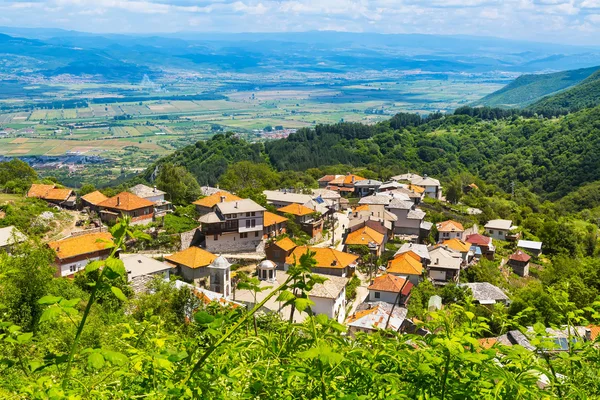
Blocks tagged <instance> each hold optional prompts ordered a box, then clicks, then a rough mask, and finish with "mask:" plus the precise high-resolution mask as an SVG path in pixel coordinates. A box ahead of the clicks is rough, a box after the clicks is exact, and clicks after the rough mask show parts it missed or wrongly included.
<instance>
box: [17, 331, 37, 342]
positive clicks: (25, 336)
mask: <svg viewBox="0 0 600 400" xmlns="http://www.w3.org/2000/svg"><path fill="white" fill-rule="evenodd" d="M32 337H33V333H31V332H27V333H23V334H21V335H19V336H17V342H19V343H20V344H23V343H27V342H29V341H30V340H31V338H32Z"/></svg>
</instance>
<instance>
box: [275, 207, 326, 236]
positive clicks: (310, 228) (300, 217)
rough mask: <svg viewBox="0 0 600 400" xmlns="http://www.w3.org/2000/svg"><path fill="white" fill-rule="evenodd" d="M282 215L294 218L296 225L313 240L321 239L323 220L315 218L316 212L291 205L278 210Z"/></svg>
mask: <svg viewBox="0 0 600 400" xmlns="http://www.w3.org/2000/svg"><path fill="white" fill-rule="evenodd" d="M277 212H279V213H281V214H290V215H293V216H294V219H295V221H296V223H298V224H299V225H300V227H301V229H302V230H303V231H304V232H306V234H307V235H309V236H310V237H311V238H314V237H321V234H322V232H323V218H321V217H318V218H315V214H316V212H315V211H314V210H312V209H310V208H308V207H306V206H303V205H302V204H296V203H294V204H290V205H287V206H285V207H281V208H280V209H278V210H277Z"/></svg>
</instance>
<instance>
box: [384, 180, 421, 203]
mask: <svg viewBox="0 0 600 400" xmlns="http://www.w3.org/2000/svg"><path fill="white" fill-rule="evenodd" d="M398 185H400V184H399V183H398ZM402 185H403V184H402ZM382 187H383V186H382ZM408 187H409V185H403V187H401V188H398V189H391V190H386V191H382V190H381V187H380V188H379V193H390V194H392V195H393V196H401V195H402V196H408V198H409V199H410V201H412V202H413V203H415V204H419V203H420V202H421V200H423V191H424V190H423V188H421V187H418V186H414V188H415V189H419V190H420V191H421V192H418V191H416V190H411V189H409V188H408Z"/></svg>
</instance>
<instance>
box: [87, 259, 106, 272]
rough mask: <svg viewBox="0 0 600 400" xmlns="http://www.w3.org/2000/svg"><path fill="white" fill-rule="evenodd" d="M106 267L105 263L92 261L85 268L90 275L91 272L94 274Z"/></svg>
mask: <svg viewBox="0 0 600 400" xmlns="http://www.w3.org/2000/svg"><path fill="white" fill-rule="evenodd" d="M103 265H104V262H103V261H92V262H91V263H89V264H88V265H86V266H85V272H87V273H89V272H94V271H96V270H97V269H99V268H100V267H102V266H103Z"/></svg>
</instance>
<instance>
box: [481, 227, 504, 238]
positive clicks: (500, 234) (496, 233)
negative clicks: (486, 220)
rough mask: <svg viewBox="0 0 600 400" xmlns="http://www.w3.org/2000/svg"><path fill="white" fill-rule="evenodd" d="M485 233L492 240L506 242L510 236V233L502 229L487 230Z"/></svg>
mask: <svg viewBox="0 0 600 400" xmlns="http://www.w3.org/2000/svg"><path fill="white" fill-rule="evenodd" d="M485 233H486V234H487V235H488V236H490V237H491V238H492V239H496V240H506V235H507V234H508V231H504V230H501V229H486V230H485Z"/></svg>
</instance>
